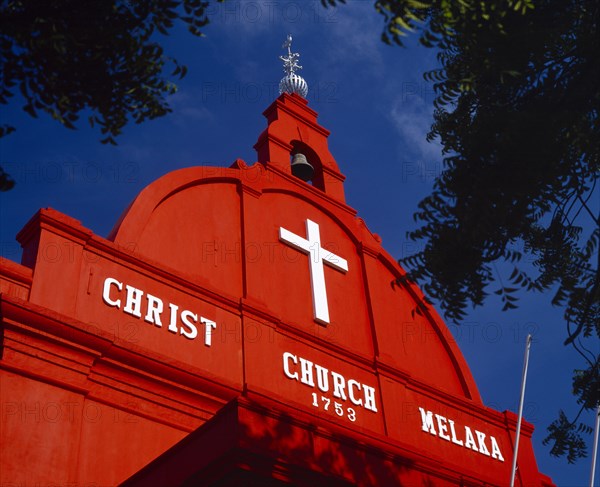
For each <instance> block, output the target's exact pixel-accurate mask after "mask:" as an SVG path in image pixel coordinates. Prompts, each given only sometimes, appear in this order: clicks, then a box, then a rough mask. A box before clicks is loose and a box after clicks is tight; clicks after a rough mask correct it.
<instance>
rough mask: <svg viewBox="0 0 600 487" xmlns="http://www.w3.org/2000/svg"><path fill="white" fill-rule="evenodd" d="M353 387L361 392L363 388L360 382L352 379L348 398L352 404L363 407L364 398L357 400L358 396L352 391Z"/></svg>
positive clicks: (349, 384) (349, 383) (349, 382)
mask: <svg viewBox="0 0 600 487" xmlns="http://www.w3.org/2000/svg"><path fill="white" fill-rule="evenodd" d="M353 387H356V389H357V390H358V391H360V389H361V387H360V384H359V383H358V382H356V381H355V380H354V379H350V380H349V381H348V397H349V398H350V401H351V402H352V404H356V405H357V406H362V403H363V401H362V398H360V399H356V396H355V395H354V390H353V389H352V388H353Z"/></svg>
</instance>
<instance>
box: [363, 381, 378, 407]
mask: <svg viewBox="0 0 600 487" xmlns="http://www.w3.org/2000/svg"><path fill="white" fill-rule="evenodd" d="M363 392H364V393H365V409H370V410H371V411H373V412H374V413H376V412H377V406H375V389H374V388H373V387H370V386H366V385H364V384H363Z"/></svg>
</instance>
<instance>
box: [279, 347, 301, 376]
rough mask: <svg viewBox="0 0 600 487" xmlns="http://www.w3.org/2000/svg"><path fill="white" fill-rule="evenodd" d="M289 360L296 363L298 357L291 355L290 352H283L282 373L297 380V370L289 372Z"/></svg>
mask: <svg viewBox="0 0 600 487" xmlns="http://www.w3.org/2000/svg"><path fill="white" fill-rule="evenodd" d="M290 360H291V361H292V362H293V363H295V364H297V363H298V359H297V358H296V356H295V355H292V354H291V353H290V352H285V353H284V354H283V373H284V374H285V375H286V376H287V378H288V379H292V380H298V372H294V373H293V374H292V373H291V372H290Z"/></svg>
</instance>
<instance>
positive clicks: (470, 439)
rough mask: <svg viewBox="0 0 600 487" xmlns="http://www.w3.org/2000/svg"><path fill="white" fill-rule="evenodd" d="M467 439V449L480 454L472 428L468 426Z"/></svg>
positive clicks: (466, 429)
mask: <svg viewBox="0 0 600 487" xmlns="http://www.w3.org/2000/svg"><path fill="white" fill-rule="evenodd" d="M465 437H466V438H465V448H471V450H473V451H477V452H478V451H479V448H477V444H476V443H475V438H473V433H472V431H471V428H469V427H468V426H465Z"/></svg>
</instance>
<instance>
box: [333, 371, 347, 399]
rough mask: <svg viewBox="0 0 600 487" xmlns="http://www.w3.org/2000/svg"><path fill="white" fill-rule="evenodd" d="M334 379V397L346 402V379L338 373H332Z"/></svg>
mask: <svg viewBox="0 0 600 487" xmlns="http://www.w3.org/2000/svg"><path fill="white" fill-rule="evenodd" d="M331 377H332V378H333V395H334V396H335V397H339V398H340V399H343V400H344V401H345V400H346V392H345V389H346V380H345V379H344V377H343V376H342V375H340V374H338V373H337V372H331Z"/></svg>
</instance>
